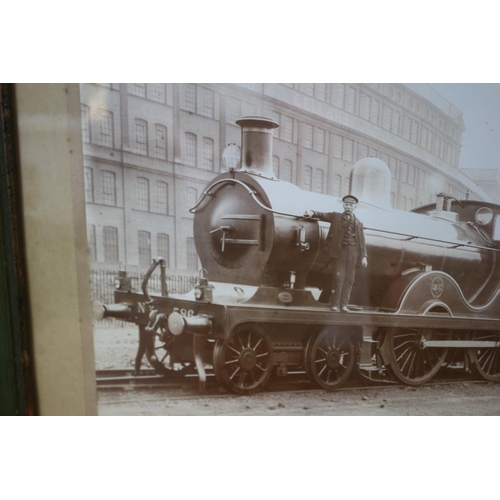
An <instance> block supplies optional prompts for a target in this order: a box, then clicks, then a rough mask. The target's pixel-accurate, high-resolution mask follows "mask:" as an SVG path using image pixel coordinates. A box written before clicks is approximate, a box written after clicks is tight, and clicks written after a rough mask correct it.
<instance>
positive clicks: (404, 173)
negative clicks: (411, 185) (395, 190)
mask: <svg viewBox="0 0 500 500" xmlns="http://www.w3.org/2000/svg"><path fill="white" fill-rule="evenodd" d="M399 170H400V174H399V178H400V180H401V182H406V183H408V163H405V162H403V163H401V166H400V169H399Z"/></svg>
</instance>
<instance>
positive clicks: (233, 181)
mask: <svg viewBox="0 0 500 500" xmlns="http://www.w3.org/2000/svg"><path fill="white" fill-rule="evenodd" d="M228 183H229V184H238V185H240V186H242V187H243V188H244V189H246V191H247V193H248V194H249V195H250V196H251V197H252V198H253V200H254V201H255V203H257V205H259V207H261V208H263V209H264V210H266V211H267V212H271V213H272V214H276V215H284V216H285V217H293V218H294V219H304V220H311V221H320V219H318V218H316V217H305V216H304V215H298V214H292V213H287V212H278V211H277V210H273V209H272V208H270V207H267V206H266V205H264V204H263V203H262V202H261V201H260V200H259V199H258V198H257V195H256V192H255V191H253V190H252V189H250V188H249V187H248V186H247V185H246V184H245V183H244V182H242V181H239V180H236V179H219V180H218V181H215V182H214V183H213V184H211V185H210V186H209V187H208V188H207V189H206V190H205V191H203V193H202V196H201V197H200V199H199V200H198V202H197V203H196V205H194V206H193V207H191V208H190V209H189V211H190V212H191V213H195V212H196V208H198V207H199V206H200V205H201V203H202V202H203V200H204V199H205V198H206V197H207V196H213V195H212V193H210V190H211V189H212V188H213V187H215V186H216V185H218V184H228ZM365 230H367V231H374V232H377V233H384V234H389V235H397V236H402V237H404V238H406V240H401V241H411V240H417V239H418V240H424V241H432V242H435V243H443V244H444V245H450V246H447V247H446V248H448V249H453V248H460V247H466V248H476V249H479V250H490V251H492V252H500V250H499V249H498V248H495V247H486V246H480V245H472V244H470V243H456V242H453V241H448V240H440V239H436V238H428V237H426V236H418V235H414V234H405V233H398V232H396V231H388V230H387V229H377V228H373V227H365ZM391 239H397V238H391ZM483 239H484V237H483ZM444 245H442V246H444Z"/></svg>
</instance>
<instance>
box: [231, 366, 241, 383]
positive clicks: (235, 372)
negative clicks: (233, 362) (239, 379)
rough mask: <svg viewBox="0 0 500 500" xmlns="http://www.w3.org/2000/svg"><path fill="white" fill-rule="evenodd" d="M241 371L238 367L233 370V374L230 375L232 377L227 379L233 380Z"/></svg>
mask: <svg viewBox="0 0 500 500" xmlns="http://www.w3.org/2000/svg"><path fill="white" fill-rule="evenodd" d="M240 369H241V366H238V368H236V370H234V372H233V373H232V375H231V376H230V377H229V378H230V379H231V380H233V378H234V376H235V375H236V374H237V373H238V372H239V371H240Z"/></svg>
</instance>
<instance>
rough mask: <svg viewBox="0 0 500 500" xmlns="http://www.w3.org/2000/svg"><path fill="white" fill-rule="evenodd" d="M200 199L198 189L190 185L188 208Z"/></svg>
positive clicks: (187, 198)
mask: <svg viewBox="0 0 500 500" xmlns="http://www.w3.org/2000/svg"><path fill="white" fill-rule="evenodd" d="M197 201H198V191H197V189H196V188H194V187H188V188H187V189H186V208H187V209H188V211H189V209H190V208H191V207H194V206H195V205H196V202H197Z"/></svg>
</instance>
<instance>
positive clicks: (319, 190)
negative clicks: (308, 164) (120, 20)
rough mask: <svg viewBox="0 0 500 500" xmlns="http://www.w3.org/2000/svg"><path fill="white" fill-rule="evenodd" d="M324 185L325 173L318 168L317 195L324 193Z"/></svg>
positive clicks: (316, 178)
mask: <svg viewBox="0 0 500 500" xmlns="http://www.w3.org/2000/svg"><path fill="white" fill-rule="evenodd" d="M324 183H325V173H324V172H323V170H321V169H320V168H317V169H316V174H315V176H314V191H316V193H322V192H323V186H324Z"/></svg>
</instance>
